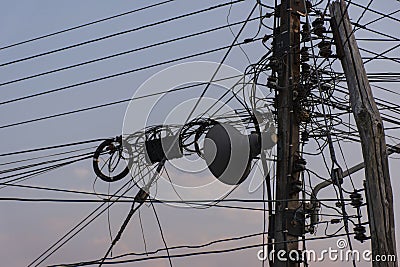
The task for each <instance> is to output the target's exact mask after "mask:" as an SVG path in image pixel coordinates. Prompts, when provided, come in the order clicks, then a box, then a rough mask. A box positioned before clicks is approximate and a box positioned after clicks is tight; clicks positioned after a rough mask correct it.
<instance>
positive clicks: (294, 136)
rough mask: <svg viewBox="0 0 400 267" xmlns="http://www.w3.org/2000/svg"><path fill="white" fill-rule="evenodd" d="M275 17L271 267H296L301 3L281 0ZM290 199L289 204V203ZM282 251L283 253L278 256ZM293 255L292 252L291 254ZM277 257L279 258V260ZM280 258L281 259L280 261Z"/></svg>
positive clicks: (300, 231) (299, 227)
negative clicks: (275, 135) (275, 154)
mask: <svg viewBox="0 0 400 267" xmlns="http://www.w3.org/2000/svg"><path fill="white" fill-rule="evenodd" d="M277 10H279V11H278V12H276V14H275V15H276V16H277V18H278V20H279V23H280V25H279V27H278V28H277V29H275V38H274V58H275V60H276V61H277V62H278V65H279V68H278V69H279V70H278V71H277V73H278V86H279V88H280V89H279V90H277V96H276V97H277V99H276V103H277V119H278V158H277V175H276V200H277V203H276V207H275V208H276V213H275V221H274V239H275V247H274V249H275V253H277V254H276V256H275V259H274V265H273V266H274V267H297V266H299V262H300V259H299V258H296V257H295V254H296V253H298V248H299V240H298V238H299V237H300V236H302V234H303V231H304V224H303V223H302V222H301V220H299V219H297V220H296V219H295V218H297V217H299V215H298V214H297V213H296V212H297V211H298V210H299V206H300V205H301V204H299V201H298V199H299V191H297V190H294V189H295V188H296V186H295V185H296V184H298V182H299V172H297V171H295V170H294V169H293V165H294V164H295V161H296V159H297V158H298V150H299V123H298V121H297V120H296V112H297V111H296V110H295V108H294V100H293V99H294V94H295V93H294V91H296V90H297V87H296V86H297V85H298V83H299V81H300V15H299V13H298V12H300V11H301V13H303V14H304V13H305V11H304V1H293V0H282V1H281V3H280V5H279V7H277ZM288 199H290V200H291V201H288ZM281 252H284V253H281ZM292 252H295V253H292ZM278 255H281V257H279V256H278ZM280 258H283V260H281V259H280Z"/></svg>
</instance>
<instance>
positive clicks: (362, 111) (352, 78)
mask: <svg viewBox="0 0 400 267" xmlns="http://www.w3.org/2000/svg"><path fill="white" fill-rule="evenodd" d="M330 13H331V17H332V29H333V32H334V38H335V43H336V50H337V51H336V52H337V54H338V56H339V58H340V60H341V63H342V67H343V70H344V73H345V75H346V80H347V86H348V89H349V93H350V102H351V107H352V110H353V114H354V118H355V120H356V123H357V128H358V131H359V133H360V137H361V146H362V151H363V156H364V162H365V163H366V164H365V179H366V196H367V202H368V215H369V225H370V232H371V239H372V255H373V257H375V256H376V255H395V257H397V254H396V240H395V226H394V211H393V195H392V188H391V184H390V176H389V164H388V158H387V149H386V142H385V133H384V128H383V123H382V119H381V116H380V114H379V111H378V108H377V106H376V103H375V100H374V97H373V95H372V91H371V87H370V85H369V82H368V78H367V73H366V71H365V68H364V65H363V61H362V58H361V55H360V52H359V50H358V47H357V42H356V39H355V37H354V34H353V31H352V27H351V24H350V20H349V16H348V13H347V8H346V5H345V3H344V1H343V0H341V1H336V2H334V3H332V4H331V6H330ZM372 264H373V266H376V267H377V266H380V267H385V266H387V267H389V266H390V267H393V266H397V261H395V262H377V261H375V262H373V263H372Z"/></svg>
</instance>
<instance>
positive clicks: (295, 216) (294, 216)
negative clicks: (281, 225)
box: [286, 209, 305, 236]
mask: <svg viewBox="0 0 400 267" xmlns="http://www.w3.org/2000/svg"><path fill="white" fill-rule="evenodd" d="M286 214H287V215H286V216H287V217H286V229H287V231H288V234H289V235H291V236H302V235H303V234H304V232H305V229H304V224H305V216H304V211H303V210H301V209H298V210H288V211H287V213H286Z"/></svg>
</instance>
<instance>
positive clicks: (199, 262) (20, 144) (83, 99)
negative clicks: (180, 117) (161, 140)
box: [0, 0, 400, 267]
mask: <svg viewBox="0 0 400 267" xmlns="http://www.w3.org/2000/svg"><path fill="white" fill-rule="evenodd" d="M157 2H158V1H137V0H136V1H121V0H116V1H104V0H102V1H99V0H96V1H95V0H86V1H49V0H47V1H45V0H36V1H22V0H18V1H3V3H2V4H3V5H2V8H1V10H0V25H2V26H1V27H0V36H1V37H0V47H4V46H7V45H9V44H13V43H16V42H19V41H23V40H27V39H30V38H34V37H37V36H41V35H44V34H48V33H52V32H55V31H58V30H61V29H66V28H69V27H72V26H76V25H80V24H83V23H87V22H91V21H94V20H97V19H101V18H105V17H109V16H112V15H115V14H119V13H123V12H127V11H129V10H134V9H137V8H140V7H143V6H147V5H149V4H151V3H157ZM264 2H267V1H264ZM269 2H270V4H271V5H272V1H269ZM313 2H315V1H313ZM353 2H355V3H359V4H360V5H363V6H366V5H367V4H368V2H369V1H366V0H356V1H353ZM216 3H225V2H223V1H211V0H203V1H194V0H188V1H184V0H176V1H173V2H171V3H167V4H165V5H161V6H159V7H154V8H151V9H148V10H144V11H140V12H136V13H134V14H130V15H126V16H122V17H119V18H116V19H112V20H109V21H106V22H102V23H98V24H96V25H93V26H88V27H84V28H82V29H77V30H73V31H70V32H67V33H64V34H60V35H56V36H53V37H48V38H44V39H42V40H38V41H35V42H31V43H27V44H23V45H19V46H15V47H11V48H7V49H1V50H0V64H2V63H6V62H9V61H13V60H16V59H20V58H24V57H27V56H31V55H35V54H39V53H43V52H46V51H49V50H53V49H58V48H61V47H65V46H68V45H72V44H76V43H80V42H83V41H86V40H91V39H94V38H98V37H101V36H105V35H108V34H112V33H115V32H120V31H124V30H128V29H132V28H135V27H138V26H141V25H145V24H148V23H153V22H156V21H161V20H163V19H167V18H171V17H175V16H177V15H179V14H185V13H188V12H192V11H195V10H200V9H203V8H206V7H210V6H213V5H216ZM323 3H326V1H323ZM254 4H255V1H250V0H248V1H245V2H243V3H240V4H235V5H233V6H232V9H231V11H230V16H229V21H231V22H237V21H242V20H244V19H245V18H246V17H247V16H248V14H249V13H250V10H251V9H252V7H253V6H254ZM321 6H325V5H324V4H322V5H321ZM371 7H372V8H374V9H376V10H378V11H380V12H382V13H385V14H387V13H390V12H393V11H395V10H399V9H400V3H399V2H398V1H395V0H386V1H384V4H383V1H374V2H373V4H372V5H371ZM349 11H350V17H351V19H352V20H353V21H355V20H357V18H358V16H359V15H360V14H361V12H362V10H361V9H360V8H359V7H355V6H352V7H351V8H350V10H349ZM228 12H229V6H226V7H224V8H219V9H217V10H213V11H209V12H205V13H202V14H198V15H195V16H191V17H189V18H184V19H180V20H176V21H173V22H170V23H165V24H162V25H157V26H154V27H150V28H147V29H143V30H139V31H135V32H131V33H127V34H124V35H120V36H116V37H113V38H109V39H107V40H102V41H99V42H95V43H91V44H87V45H83V46H80V47H77V48H72V49H68V50H65V51H61V52H58V53H54V54H51V55H46V56H43V57H38V58H35V59H31V60H26V61H23V62H19V63H15V64H10V65H7V66H1V67H0V68H1V71H0V84H1V85H0V87H1V88H0V101H1V102H3V101H7V100H10V99H14V98H18V97H23V96H26V95H30V94H34V93H40V92H43V91H46V90H51V89H55V88H60V87H63V86H67V85H71V84H75V83H80V82H84V81H88V80H92V79H96V78H99V77H104V76H108V75H112V74H115V73H119V72H124V71H127V70H132V69H136V68H140V67H143V66H148V65H152V64H155V63H158V62H162V61H166V60H169V59H174V58H178V57H183V56H186V55H190V54H194V53H198V52H201V51H207V50H210V49H214V48H218V47H222V46H227V45H229V44H230V43H231V42H232V40H233V38H234V37H233V36H232V33H231V32H230V31H229V29H227V28H226V29H223V30H220V31H217V32H213V33H210V34H207V35H204V36H197V37H193V38H190V39H185V40H183V41H178V42H174V43H173V44H168V45H162V46H158V47H155V48H151V49H146V50H143V51H140V52H136V53H131V54H127V55H123V56H120V57H115V58H112V59H109V60H104V61H100V62H96V63H93V64H88V65H85V66H81V67H77V68H72V69H68V70H65V71H60V72H57V73H54V74H49V75H44V76H41V77H37V78H32V79H28V80H25V81H21V82H16V83H13V84H8V85H3V83H4V82H7V81H11V80H14V79H18V78H22V77H25V76H30V75H34V74H37V73H41V72H45V71H49V70H53V69H57V68H60V67H65V66H69V65H72V64H76V63H79V62H84V61H87V60H92V59H96V58H99V57H103V56H107V55H111V54H115V53H119V52H122V51H126V50H130V49H134V48H138V47H142V46H145V45H149V44H153V43H157V42H160V41H164V40H168V39H171V38H174V37H178V36H184V35H187V34H190V33H194V32H198V31H202V30H205V29H209V28H214V27H218V26H223V25H226V21H227V16H228ZM393 16H394V17H396V18H397V19H400V15H399V14H395V15H393ZM378 17H379V15H377V14H372V13H370V12H367V13H366V14H365V16H364V17H363V19H362V20H361V21H360V23H361V24H363V23H367V22H369V21H371V20H374V19H375V18H378ZM266 23H267V24H269V25H270V26H272V20H271V19H269V20H266ZM370 27H371V28H372V29H375V30H377V31H378V32H383V33H387V34H390V35H393V36H396V37H398V27H399V22H397V21H393V20H389V19H383V20H380V21H379V22H377V23H374V24H371V25H370ZM232 30H233V31H234V32H237V31H238V30H239V28H238V27H237V26H235V27H233V28H232ZM257 30H258V22H257V21H252V22H249V24H248V25H247V26H246V29H245V31H244V33H243V34H242V35H241V36H240V38H239V41H243V40H244V39H245V38H249V37H254V35H255V34H256V33H257ZM264 33H269V31H266V30H265V29H262V31H261V34H260V36H263V34H264ZM356 36H357V38H363V39H368V38H382V37H381V36H378V35H376V34H371V33H369V32H367V31H362V30H360V31H357V33H356ZM398 42H399V41H398V40H397V42H374V41H369V42H367V41H365V40H363V41H359V45H360V47H363V48H366V49H370V50H373V51H376V52H378V53H379V52H381V51H383V50H385V49H387V48H390V47H391V46H393V45H396V44H398ZM268 45H269V43H268ZM243 49H244V50H245V51H246V54H247V56H248V57H249V59H250V61H251V62H252V63H253V62H256V61H257V60H259V58H260V57H261V56H262V55H264V53H265V51H266V50H265V48H264V47H263V46H262V45H261V43H259V42H257V43H253V44H247V45H244V46H243ZM224 53H225V52H224V51H219V52H215V53H211V54H207V55H203V56H200V57H194V58H191V59H186V60H182V61H179V62H177V63H183V62H190V61H193V60H202V61H213V62H220V60H221V59H222V57H223V55H224ZM362 54H363V55H364V56H371V55H370V54H368V53H365V52H362ZM388 55H389V56H392V57H399V53H398V51H397V50H393V51H392V52H391V53H389V54H388ZM173 64H176V63H172V64H165V65H162V66H158V67H153V68H148V69H146V70H143V71H137V72H133V73H131V74H127V75H123V76H118V77H115V78H111V79H107V80H103V81H99V82H95V83H90V84H85V85H82V86H77V87H73V88H70V89H67V90H63V91H61V92H57V93H52V94H47V95H43V96H40V97H35V98H31V99H27V100H22V101H18V102H14V103H9V104H0V112H1V114H2V116H0V127H1V126H6V125H9V124H12V123H16V122H21V121H25V120H30V119H34V118H40V117H43V116H48V115H53V114H58V113H62V112H68V111H72V110H76V109H81V108H85V107H91V106H95V105H99V104H105V103H109V102H113V101H118V100H122V99H127V98H130V97H131V96H132V95H133V94H134V93H135V91H136V90H137V88H138V87H139V86H140V85H141V84H142V83H143V82H144V81H146V80H147V79H148V78H150V77H151V76H152V75H154V74H156V73H157V72H159V71H161V70H163V69H165V68H166V67H169V66H172V65H173ZM225 64H227V65H229V66H232V67H234V68H236V69H238V70H240V71H244V69H245V68H246V67H247V66H248V65H249V62H248V60H247V58H246V56H245V55H244V54H243V52H242V51H241V50H240V49H238V48H237V47H236V48H234V49H233V51H232V53H230V55H229V57H228V58H227V60H226V62H225ZM334 67H335V69H338V70H340V68H339V67H338V65H335V66H334ZM366 69H367V71H368V72H369V73H374V72H398V70H399V68H398V63H393V62H392V63H390V62H388V61H373V62H370V63H368V64H366ZM374 85H379V86H383V87H385V88H388V89H391V90H393V91H395V92H397V89H398V88H397V87H398V86H397V83H374ZM199 90H201V89H199ZM199 92H200V91H199ZM373 92H374V95H375V96H376V97H379V98H380V99H383V100H387V101H390V102H393V103H398V102H399V100H400V97H399V96H398V95H396V94H393V93H390V92H387V91H383V90H380V89H378V88H377V87H373ZM127 106H128V104H127V103H123V104H119V105H113V106H109V107H105V108H101V109H95V110H92V111H86V112H80V113H77V114H72V115H68V116H62V117H57V118H53V119H48V120H43V121H38V122H33V123H28V124H23V125H20V126H12V127H1V129H0V139H1V140H2V142H1V151H0V153H7V152H11V151H19V150H25V149H31V148H37V147H44V146H51V145H57V144H64V143H70V142H75V141H81V140H89V139H95V138H108V137H114V136H117V135H119V134H121V129H122V124H123V120H124V114H125V110H126V108H127ZM137 115H138V116H145V115H146V114H141V112H140V109H139V108H138V111H137ZM385 126H386V127H387V125H385ZM388 134H389V135H390V136H391V137H388V139H387V143H389V144H395V143H397V142H398V140H396V139H395V138H397V137H400V134H399V133H398V132H397V131H396V130H390V131H388ZM96 145H97V144H96V143H95V144H93V145H92V144H91V145H86V146H82V147H84V148H90V149H91V150H92V151H94V149H95V146H96ZM342 146H343V150H344V154H345V157H346V163H347V165H348V166H349V167H350V166H353V165H355V164H357V163H359V162H361V161H362V157H361V149H360V146H359V145H358V144H351V143H344V144H342ZM92 147H93V148H92ZM308 149H309V150H310V151H313V149H315V144H310V147H309V148H308ZM91 150H88V151H91ZM57 151H66V150H57ZM57 151H56V152H57ZM314 151H315V150H314ZM46 154H48V153H47V152H46V153H34V154H27V155H23V156H20V155H18V156H10V157H1V158H0V164H2V163H6V162H9V161H12V160H20V159H28V158H30V157H31V156H41V155H46ZM308 161H309V163H308V164H309V165H308V166H309V167H310V168H311V169H312V170H315V171H316V172H318V173H323V174H324V167H323V166H322V163H321V158H318V157H310V158H309V159H308ZM340 161H341V163H344V161H343V159H340ZM91 165H92V162H91V160H86V161H82V162H79V163H77V164H73V165H70V166H67V167H65V168H60V169H58V170H55V171H52V172H50V173H46V174H43V175H39V176H36V177H34V178H32V179H30V180H27V181H24V182H22V183H21V184H25V185H36V186H46V187H52V188H62V189H71V190H82V191H90V192H93V183H94V181H95V174H94V172H93V170H92V167H91ZM5 168H6V167H4V166H3V167H2V169H5ZM390 168H391V175H392V186H393V194H394V198H395V201H394V203H395V211H396V212H395V214H396V217H397V221H399V220H400V218H398V216H399V214H400V206H399V205H397V202H396V201H397V199H398V197H397V196H398V193H399V192H400V183H399V182H398V173H399V172H400V168H399V165H398V159H396V158H395V157H393V158H392V159H390ZM198 178H199V177H193V179H198ZM177 179H179V177H177ZM353 179H354V181H355V182H356V184H357V185H358V186H361V185H362V180H363V179H364V176H363V173H362V172H359V173H357V174H356V175H354V176H353ZM345 186H348V182H346V183H345ZM116 188H117V185H112V187H111V190H115V189H116ZM95 189H96V191H97V192H107V185H105V184H104V183H102V182H97V183H96V184H95ZM248 189H249V181H246V182H245V183H244V184H242V185H241V186H239V187H238V188H237V190H236V191H235V192H234V193H233V194H232V195H231V197H232V198H248V199H260V198H261V193H262V192H261V190H257V191H256V192H253V193H249V190H248ZM332 191H333V190H332V188H329V189H326V190H325V191H324V192H323V194H322V195H321V196H323V197H326V198H329V197H333V196H334V194H333V192H332ZM131 195H134V193H132V192H131ZM0 196H3V197H27V198H28V197H31V198H76V196H74V195H71V194H66V193H60V192H47V191H40V190H30V189H23V188H13V187H6V188H2V189H0ZM84 198H87V197H84ZM98 205H99V204H98V203H95V204H93V203H41V202H39V203H31V202H26V203H25V202H15V201H14V202H13V201H1V202H0V244H1V250H0V259H1V260H0V261H1V264H0V265H1V266H8V267H19V266H27V265H28V264H29V263H30V262H31V261H32V260H34V259H35V258H36V257H37V256H39V255H40V254H41V253H42V252H43V251H45V250H46V249H47V248H48V247H49V246H50V245H51V244H52V243H54V242H55V241H56V240H57V239H58V238H60V237H61V236H62V235H63V234H64V233H66V232H67V231H68V230H69V229H71V228H72V227H73V226H74V225H76V224H77V223H78V222H79V221H80V220H81V219H82V218H84V217H85V216H86V215H87V214H89V213H90V212H91V211H92V210H93V209H95V208H96V207H97V206H98ZM246 205H247V204H246ZM249 206H250V204H249ZM252 206H253V207H258V208H260V207H262V205H261V204H257V205H255V204H254V205H252ZM156 209H157V214H158V216H159V218H160V221H161V224H162V228H163V233H164V235H165V239H166V241H167V243H168V245H169V246H174V245H182V244H202V243H207V242H209V241H211V240H217V239H220V238H227V237H235V236H240V235H246V234H253V233H259V232H261V231H262V229H263V228H262V221H263V213H262V212H260V211H249V210H239V209H224V208H219V207H213V208H210V209H203V210H200V209H188V208H177V207H171V206H168V205H156ZM128 210H129V204H126V203H125V204H124V203H118V204H116V205H114V207H113V208H112V209H111V211H110V218H111V229H112V231H113V235H115V234H116V232H117V231H118V228H119V226H120V224H121V223H122V221H123V219H124V218H125V216H126V213H127V212H128ZM141 218H142V221H143V227H144V234H145V239H146V245H147V248H148V249H149V250H152V249H156V248H162V247H163V243H162V239H161V236H160V231H159V229H158V225H157V222H156V219H155V216H154V213H153V210H152V208H151V207H148V206H143V207H142V209H141ZM364 219H366V213H365V211H364ZM324 228H325V227H324V226H323V225H321V226H320V227H319V228H318V233H317V236H320V235H324ZM335 229H336V228H335V227H332V228H329V230H328V233H331V231H332V232H334V231H335ZM398 230H399V227H396V231H398ZM399 235H400V232H398V233H397V236H398V237H399ZM308 237H312V236H311V235H309V236H308ZM109 243H110V237H109V232H108V222H107V216H106V214H105V215H103V216H101V217H99V219H97V220H96V221H94V222H93V223H91V224H90V225H89V226H88V227H86V228H85V230H84V231H82V232H81V233H80V234H79V235H77V236H76V237H74V238H73V239H72V240H71V241H70V242H68V243H67V244H66V245H65V246H63V247H62V248H61V249H60V250H59V251H58V252H57V253H55V254H54V255H52V256H51V257H50V258H49V259H48V260H46V261H45V262H44V263H42V264H41V266H46V265H48V264H56V263H68V262H78V261H83V260H91V259H97V258H99V257H102V256H103V255H104V253H105V251H106V249H107V248H108V245H109ZM256 243H260V237H259V236H258V237H256V238H248V239H245V240H240V241H232V242H230V243H226V244H216V245H214V246H213V247H211V248H210V249H219V248H229V247H238V246H244V245H250V244H256ZM307 244H308V245H307V248H309V249H310V248H315V249H317V248H318V249H320V248H323V247H327V246H332V247H335V244H336V239H332V240H325V241H320V240H319V241H311V242H308V243H307ZM369 245H370V244H369V242H366V244H363V245H360V244H359V243H358V242H357V241H355V246H356V247H357V248H360V249H365V248H368V247H369ZM398 247H400V243H399V242H398ZM143 250H144V244H143V239H142V233H141V229H140V226H139V220H138V216H137V215H136V216H134V218H133V219H132V221H131V222H130V224H129V226H128V228H127V230H126V231H125V233H124V235H123V238H122V239H121V241H120V242H119V243H118V244H117V246H116V247H115V250H114V254H115V255H117V254H121V253H128V252H132V251H135V252H142V251H143ZM258 250H259V248H254V249H248V250H243V251H238V252H234V253H225V254H218V255H204V256H194V257H188V258H177V259H173V264H174V265H173V266H188V265H189V264H190V266H193V267H195V266H210V267H213V266H245V265H247V266H253V265H261V263H260V262H259V261H258V260H257V257H256V255H257V251H258ZM179 252H187V251H185V250H182V251H177V252H176V253H179ZM313 265H314V266H322V265H324V266H337V265H339V263H329V262H324V263H314V264H313ZM125 266H131V265H129V264H128V265H125ZM135 266H160V267H161V266H168V261H167V260H165V259H163V260H153V261H144V262H138V263H135ZM349 266H350V264H349ZM359 266H369V264H367V263H361V264H359Z"/></svg>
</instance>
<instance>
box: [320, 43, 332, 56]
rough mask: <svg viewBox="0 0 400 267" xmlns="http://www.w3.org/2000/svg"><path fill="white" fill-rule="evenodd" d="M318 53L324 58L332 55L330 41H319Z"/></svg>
mask: <svg viewBox="0 0 400 267" xmlns="http://www.w3.org/2000/svg"><path fill="white" fill-rule="evenodd" d="M318 48H319V55H320V56H321V57H324V58H329V57H330V56H331V55H332V49H331V42H328V41H321V42H320V43H319V44H318Z"/></svg>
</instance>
